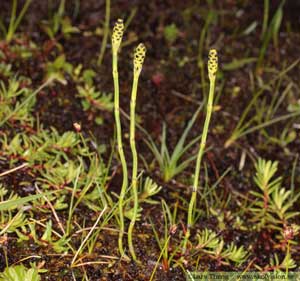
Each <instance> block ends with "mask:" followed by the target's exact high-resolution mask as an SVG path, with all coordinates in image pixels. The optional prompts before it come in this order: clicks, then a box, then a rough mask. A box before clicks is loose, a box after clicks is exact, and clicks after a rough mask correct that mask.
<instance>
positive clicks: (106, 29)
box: [97, 0, 110, 66]
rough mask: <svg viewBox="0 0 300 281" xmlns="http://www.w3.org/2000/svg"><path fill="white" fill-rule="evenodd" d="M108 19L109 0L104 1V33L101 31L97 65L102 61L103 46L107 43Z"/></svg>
mask: <svg viewBox="0 0 300 281" xmlns="http://www.w3.org/2000/svg"><path fill="white" fill-rule="evenodd" d="M109 21H110V0H106V1H105V22H104V33H103V39H102V44H101V49H100V53H99V57H98V61H97V65H98V66H100V65H101V64H102V61H103V57H104V53H105V48H106V45H107V39H108V33H109Z"/></svg>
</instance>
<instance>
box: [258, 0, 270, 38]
mask: <svg viewBox="0 0 300 281" xmlns="http://www.w3.org/2000/svg"><path fill="white" fill-rule="evenodd" d="M269 1H270V0H264V18H263V25H262V30H261V35H260V37H261V39H262V38H263V37H264V36H265V34H266V31H267V27H268V20H269V6H270V3H269Z"/></svg>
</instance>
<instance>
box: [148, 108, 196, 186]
mask: <svg viewBox="0 0 300 281" xmlns="http://www.w3.org/2000/svg"><path fill="white" fill-rule="evenodd" d="M201 109H202V106H200V107H199V108H198V110H197V111H196V112H195V114H194V115H193V117H192V119H191V120H190V121H189V123H188V125H187V127H186V128H185V130H184V132H183V134H182V135H181V137H180V139H179V141H178V142H177V144H176V146H175V148H174V150H173V152H172V154H171V153H170V151H169V149H168V146H167V128H166V125H165V124H163V130H162V137H161V146H160V149H159V148H158V147H157V146H156V144H155V142H154V141H153V139H152V137H151V136H150V135H149V134H148V133H147V132H145V131H144V130H143V131H144V133H145V134H146V136H147V139H145V142H146V144H147V146H148V147H149V149H150V150H151V152H152V153H153V155H154V157H155V159H156V161H157V163H158V165H159V168H160V171H161V173H162V178H163V180H164V181H165V182H168V181H170V180H171V179H173V178H174V177H175V176H176V175H178V174H180V173H181V172H183V171H184V170H185V169H186V168H187V167H188V166H189V164H190V163H191V162H192V161H194V160H195V159H196V155H192V156H190V157H188V158H187V159H186V160H182V161H181V162H179V161H180V160H181V158H182V157H183V156H184V155H185V154H186V152H187V151H188V150H189V149H190V148H191V147H192V146H193V145H194V144H195V143H196V142H197V141H198V140H199V139H200V137H201V136H198V137H196V138H194V139H193V140H191V141H190V142H189V143H188V144H186V145H185V142H186V138H187V136H188V133H189V132H190V130H191V129H192V127H193V125H194V123H195V121H196V119H197V117H198V115H199V112H200V111H201Z"/></svg>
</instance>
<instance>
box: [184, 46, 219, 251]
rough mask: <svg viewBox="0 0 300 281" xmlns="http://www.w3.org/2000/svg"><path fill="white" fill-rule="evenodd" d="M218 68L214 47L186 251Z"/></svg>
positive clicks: (209, 64) (210, 59)
mask: <svg viewBox="0 0 300 281" xmlns="http://www.w3.org/2000/svg"><path fill="white" fill-rule="evenodd" d="M217 70H218V56H217V51H216V50H215V49H212V50H210V52H209V59H208V77H209V82H210V85H209V96H208V102H207V110H206V111H207V113H206V118H205V122H204V128H203V133H202V136H201V142H200V146H199V152H198V156H197V162H196V168H195V176H194V184H193V191H192V196H191V200H190V203H189V208H188V219H187V230H186V234H185V238H184V241H183V250H184V252H185V251H186V245H187V242H188V239H189V237H190V228H191V226H192V224H193V211H194V208H195V203H196V196H197V191H198V186H199V175H200V168H201V160H202V156H203V154H204V149H205V144H206V138H207V134H208V127H209V123H210V118H211V114H212V108H213V98H214V91H215V80H216V73H217Z"/></svg>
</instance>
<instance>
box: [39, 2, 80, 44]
mask: <svg viewBox="0 0 300 281" xmlns="http://www.w3.org/2000/svg"><path fill="white" fill-rule="evenodd" d="M65 4H66V1H65V0H61V1H60V3H59V7H58V10H57V11H56V12H55V13H54V14H53V15H52V17H51V19H50V20H48V21H44V22H43V29H44V30H45V32H46V33H47V35H48V36H49V37H50V38H51V39H54V38H55V36H56V35H57V34H58V33H59V32H61V33H62V35H63V36H64V37H66V38H68V37H69V36H70V35H71V34H72V33H78V32H79V29H78V28H77V27H75V26H73V25H72V24H71V20H70V19H69V18H68V17H66V16H65Z"/></svg>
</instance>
